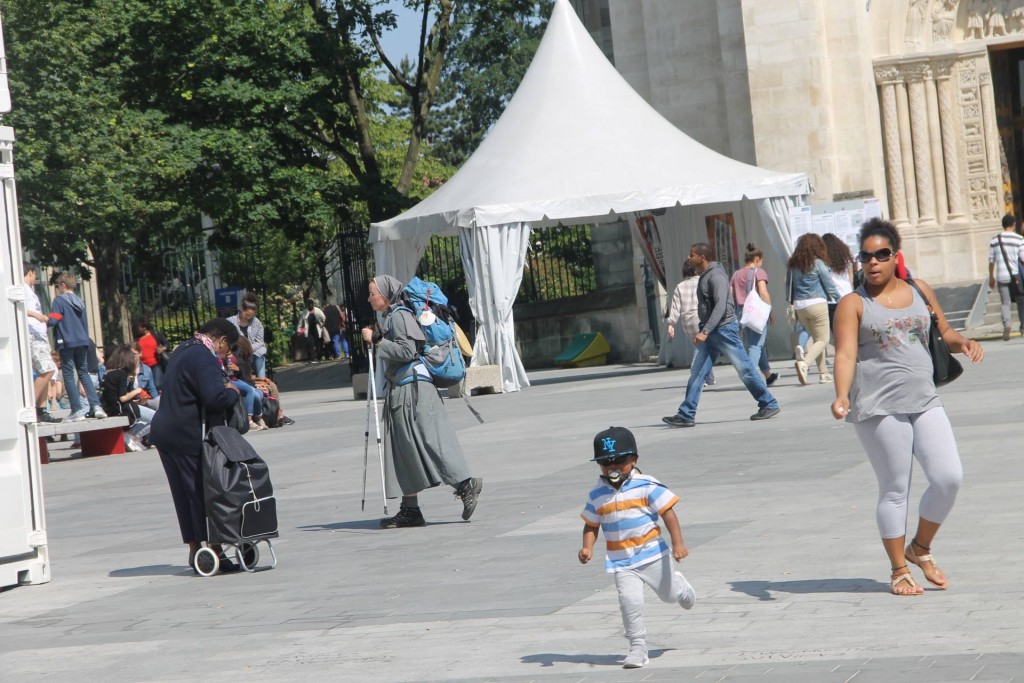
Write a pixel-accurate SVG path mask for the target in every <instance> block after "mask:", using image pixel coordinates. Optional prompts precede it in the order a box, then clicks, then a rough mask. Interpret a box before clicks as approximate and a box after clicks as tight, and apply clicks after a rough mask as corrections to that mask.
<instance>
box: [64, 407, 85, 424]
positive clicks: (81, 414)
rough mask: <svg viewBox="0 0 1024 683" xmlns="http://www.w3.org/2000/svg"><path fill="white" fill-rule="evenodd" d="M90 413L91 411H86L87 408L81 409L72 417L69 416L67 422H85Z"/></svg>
mask: <svg viewBox="0 0 1024 683" xmlns="http://www.w3.org/2000/svg"><path fill="white" fill-rule="evenodd" d="M88 412H89V411H88V410H86V409H85V408H79V409H78V410H76V411H75V412H73V413H71V414H70V415H68V418H67V421H68V422H82V421H83V420H85V416H86V414H87V413H88Z"/></svg>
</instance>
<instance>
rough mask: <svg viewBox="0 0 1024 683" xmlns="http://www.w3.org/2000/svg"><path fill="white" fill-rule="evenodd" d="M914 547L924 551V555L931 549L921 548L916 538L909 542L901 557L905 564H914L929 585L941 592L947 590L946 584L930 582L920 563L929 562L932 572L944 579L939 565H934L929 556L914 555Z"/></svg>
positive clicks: (932, 559)
mask: <svg viewBox="0 0 1024 683" xmlns="http://www.w3.org/2000/svg"><path fill="white" fill-rule="evenodd" d="M915 545H916V546H917V547H918V548H921V549H922V550H924V551H925V553H930V552H931V550H932V549H931V548H929V547H927V546H923V545H921V544H920V543H918V542H917V539H916V538H915V539H912V540H911V541H910V545H908V546H907V549H906V551H905V552H904V553H903V556H904V557H905V558H907V562H909V563H911V564H916V565H917V566H918V567H919V568H920V569H921V572H922V573H924V580H925V581H927V582H928V583H930V584H931V585H933V586H935V587H936V588H939V589H941V590H946V588H948V583H936V582H934V581H932V580H931V578H930V577H929V576H928V573H927V572H925V571H924V567H923V566H922V565H921V563H922V562H931V564H932V571H937V572H940V573H941V574H942V576H943V577H944V578H945V576H946V573H945V572H943V571H942V570H941V569H939V565H937V564H935V559H934V558H933V557H932V556H931V555H930V554H925V555H918V554H917V553H915V552H914V546H915Z"/></svg>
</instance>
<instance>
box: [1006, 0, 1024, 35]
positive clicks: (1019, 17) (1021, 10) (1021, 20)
mask: <svg viewBox="0 0 1024 683" xmlns="http://www.w3.org/2000/svg"><path fill="white" fill-rule="evenodd" d="M1006 29H1007V30H1008V31H1009V32H1010V33H1024V0H1010V2H1008V3H1007V4H1006Z"/></svg>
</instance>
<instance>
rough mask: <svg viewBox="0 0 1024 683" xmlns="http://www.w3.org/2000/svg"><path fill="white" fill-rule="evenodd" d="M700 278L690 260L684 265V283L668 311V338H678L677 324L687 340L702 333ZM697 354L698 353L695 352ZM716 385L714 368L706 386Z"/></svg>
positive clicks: (677, 288)
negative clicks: (698, 308)
mask: <svg viewBox="0 0 1024 683" xmlns="http://www.w3.org/2000/svg"><path fill="white" fill-rule="evenodd" d="M698 280H700V276H699V275H698V274H697V269H696V268H694V267H693V266H692V265H690V261H689V259H687V260H686V262H685V263H683V281H682V282H680V283H679V284H678V285H676V290H675V292H673V293H672V303H671V305H670V306H669V309H668V317H667V318H666V320H667V321H668V338H669V339H672V338H673V337H675V336H676V324H677V323H681V324H682V326H683V333H684V334H685V335H686V338H687V339H693V338H694V337H696V336H697V332H699V331H700V320H699V319H698V318H697V281H698ZM694 353H696V351H694ZM714 383H715V371H714V368H712V370H711V371H710V372H708V376H707V378H705V380H704V384H705V385H708V386H711V385H714Z"/></svg>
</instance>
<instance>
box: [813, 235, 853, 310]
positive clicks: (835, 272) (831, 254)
mask: <svg viewBox="0 0 1024 683" xmlns="http://www.w3.org/2000/svg"><path fill="white" fill-rule="evenodd" d="M821 239H822V240H824V241H825V265H827V266H828V269H829V272H830V273H831V274H832V284H834V285H835V286H836V290H838V292H839V299H842V298H843V297H844V296H846V295H847V294H849V293H851V292H852V291H853V268H854V264H855V263H856V261H854V259H853V254H852V253H851V252H850V248H849V247H848V246H846V243H845V242H843V241H842V240H841V239H839V238H838V237H836V236H835V235H833V234H832V233H826V234H824V235H822V236H821ZM839 299H836V300H835V301H829V302H828V327H829V329H830V330H833V329H834V328H833V326H832V322H833V320H835V316H836V307H837V306H839Z"/></svg>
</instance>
